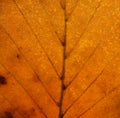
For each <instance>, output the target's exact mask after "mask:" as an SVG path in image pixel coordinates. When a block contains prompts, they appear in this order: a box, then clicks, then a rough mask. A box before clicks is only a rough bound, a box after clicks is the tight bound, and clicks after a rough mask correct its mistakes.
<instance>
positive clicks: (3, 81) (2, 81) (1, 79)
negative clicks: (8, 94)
mask: <svg viewBox="0 0 120 118" xmlns="http://www.w3.org/2000/svg"><path fill="white" fill-rule="evenodd" d="M0 84H3V85H5V84H7V82H6V78H5V77H3V76H2V75H0Z"/></svg>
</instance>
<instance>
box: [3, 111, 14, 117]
mask: <svg viewBox="0 0 120 118" xmlns="http://www.w3.org/2000/svg"><path fill="white" fill-rule="evenodd" d="M5 115H6V118H13V115H12V114H11V112H7V111H6V112H5Z"/></svg>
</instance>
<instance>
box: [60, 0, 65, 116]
mask: <svg viewBox="0 0 120 118" xmlns="http://www.w3.org/2000/svg"><path fill="white" fill-rule="evenodd" d="M64 4H65V6H64V21H65V25H64V45H63V67H62V75H61V96H60V106H59V118H63V113H62V105H63V95H64V90H65V86H64V79H65V66H66V62H65V59H66V38H67V37H66V34H67V19H66V0H65V1H64Z"/></svg>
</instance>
